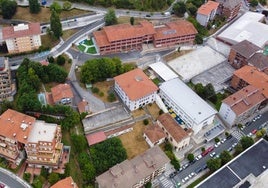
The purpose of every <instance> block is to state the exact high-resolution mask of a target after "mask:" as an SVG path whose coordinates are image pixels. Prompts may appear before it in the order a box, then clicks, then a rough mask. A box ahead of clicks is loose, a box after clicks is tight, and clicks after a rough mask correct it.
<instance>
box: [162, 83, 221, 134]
mask: <svg viewBox="0 0 268 188" xmlns="http://www.w3.org/2000/svg"><path fill="white" fill-rule="evenodd" d="M159 89H160V91H159V96H160V97H161V98H162V100H163V102H164V103H165V105H166V106H167V107H168V108H171V109H172V110H173V111H174V112H175V113H176V114H177V115H178V116H179V118H180V119H181V120H182V121H183V122H184V123H185V125H186V126H187V127H188V128H191V129H192V130H193V131H194V134H197V133H198V132H199V131H200V130H201V129H202V128H203V127H205V126H207V125H209V124H212V123H213V120H214V117H215V114H216V113H217V112H216V110H214V109H213V108H212V107H211V106H210V105H209V104H207V103H206V102H205V101H204V100H203V99H202V98H200V97H199V96H198V95H197V94H196V93H195V92H194V91H193V90H192V89H191V88H189V87H188V86H187V85H186V84H185V83H183V82H182V81H181V80H180V79H179V78H176V79H173V80H169V81H166V82H164V83H162V84H161V85H160V86H159Z"/></svg>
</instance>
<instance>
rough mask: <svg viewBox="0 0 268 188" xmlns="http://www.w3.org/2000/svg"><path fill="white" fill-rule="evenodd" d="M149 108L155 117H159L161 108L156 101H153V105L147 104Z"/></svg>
mask: <svg viewBox="0 0 268 188" xmlns="http://www.w3.org/2000/svg"><path fill="white" fill-rule="evenodd" d="M147 109H148V110H149V112H150V114H151V115H152V116H153V117H154V119H157V118H158V116H159V111H160V108H159V107H158V106H157V104H156V103H153V104H152V105H147Z"/></svg>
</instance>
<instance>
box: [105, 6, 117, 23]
mask: <svg viewBox="0 0 268 188" xmlns="http://www.w3.org/2000/svg"><path fill="white" fill-rule="evenodd" d="M104 20H105V25H106V26H108V25H115V24H117V18H116V15H115V11H114V9H111V8H110V9H109V10H108V12H107V13H106V14H105V16H104Z"/></svg>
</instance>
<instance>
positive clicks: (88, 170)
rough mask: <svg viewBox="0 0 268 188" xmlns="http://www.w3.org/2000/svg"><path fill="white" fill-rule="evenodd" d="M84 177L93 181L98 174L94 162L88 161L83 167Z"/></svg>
mask: <svg viewBox="0 0 268 188" xmlns="http://www.w3.org/2000/svg"><path fill="white" fill-rule="evenodd" d="M82 175H83V179H84V180H86V181H89V182H92V181H93V180H94V178H95V176H96V170H95V168H94V166H93V164H92V163H89V162H88V163H86V164H85V166H84V168H83V169H82Z"/></svg>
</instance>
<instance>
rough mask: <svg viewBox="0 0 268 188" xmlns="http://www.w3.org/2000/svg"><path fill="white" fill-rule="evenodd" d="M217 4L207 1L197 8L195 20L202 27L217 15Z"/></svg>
mask: <svg viewBox="0 0 268 188" xmlns="http://www.w3.org/2000/svg"><path fill="white" fill-rule="evenodd" d="M218 6H219V3H217V2H215V1H208V2H207V3H205V4H203V5H202V6H201V7H199V8H198V10H197V13H196V20H197V21H198V22H199V23H200V24H201V25H203V26H205V27H206V26H207V24H208V22H209V21H211V20H213V19H214V18H215V16H216V14H217V11H218Z"/></svg>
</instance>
